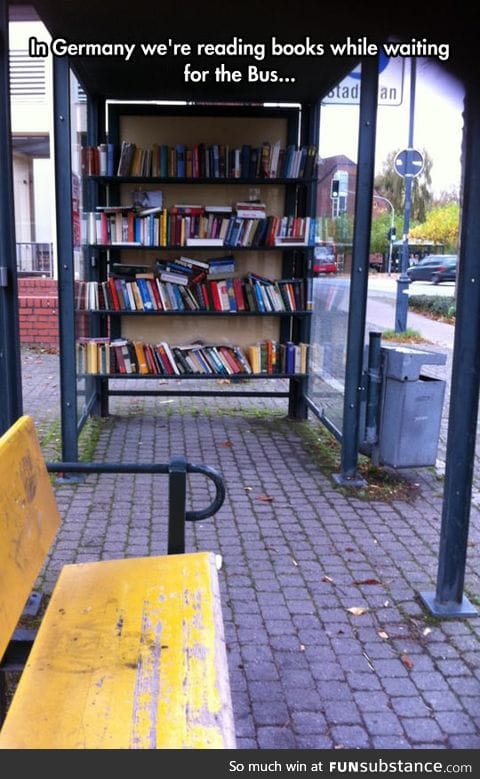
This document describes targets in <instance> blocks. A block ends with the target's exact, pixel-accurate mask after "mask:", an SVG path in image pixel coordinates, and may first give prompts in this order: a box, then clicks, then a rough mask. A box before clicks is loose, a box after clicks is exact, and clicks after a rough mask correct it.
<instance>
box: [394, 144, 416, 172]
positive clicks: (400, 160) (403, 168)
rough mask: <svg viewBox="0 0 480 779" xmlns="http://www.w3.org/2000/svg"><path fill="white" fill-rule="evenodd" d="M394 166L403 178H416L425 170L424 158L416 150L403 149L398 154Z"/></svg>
mask: <svg viewBox="0 0 480 779" xmlns="http://www.w3.org/2000/svg"><path fill="white" fill-rule="evenodd" d="M393 164H394V167H395V171H396V172H397V173H398V175H399V176H402V178H407V177H408V178H415V176H418V175H420V173H421V172H422V170H423V157H422V155H421V154H420V152H419V151H417V150H416V149H403V150H402V151H399V152H398V154H397V156H396V157H395V160H394V163H393Z"/></svg>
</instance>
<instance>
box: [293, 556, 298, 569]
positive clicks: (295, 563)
mask: <svg viewBox="0 0 480 779" xmlns="http://www.w3.org/2000/svg"><path fill="white" fill-rule="evenodd" d="M292 563H293V564H294V565H296V566H297V568H298V563H297V561H296V560H295V558H294V557H292Z"/></svg>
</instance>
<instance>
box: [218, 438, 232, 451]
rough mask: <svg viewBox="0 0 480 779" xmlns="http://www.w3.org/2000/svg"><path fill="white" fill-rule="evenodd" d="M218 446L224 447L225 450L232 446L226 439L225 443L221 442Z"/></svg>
mask: <svg viewBox="0 0 480 779" xmlns="http://www.w3.org/2000/svg"><path fill="white" fill-rule="evenodd" d="M220 446H224V447H225V448H228V449H231V447H232V446H233V444H232V442H231V441H229V440H228V438H227V440H226V441H222V443H221V444H220Z"/></svg>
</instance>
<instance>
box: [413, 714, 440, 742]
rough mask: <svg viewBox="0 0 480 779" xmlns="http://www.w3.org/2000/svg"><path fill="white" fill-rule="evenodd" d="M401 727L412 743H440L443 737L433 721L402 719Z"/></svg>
mask: <svg viewBox="0 0 480 779" xmlns="http://www.w3.org/2000/svg"><path fill="white" fill-rule="evenodd" d="M403 727H404V728H405V731H406V733H407V737H408V738H409V739H410V740H411V741H412V743H419V742H421V741H424V742H425V741H431V742H436V741H442V740H443V739H444V738H445V736H444V734H443V733H442V731H441V730H440V728H439V727H438V725H437V723H436V722H435V720H433V719H427V718H426V717H423V718H422V717H412V718H411V719H410V718H408V719H407V718H405V719H403Z"/></svg>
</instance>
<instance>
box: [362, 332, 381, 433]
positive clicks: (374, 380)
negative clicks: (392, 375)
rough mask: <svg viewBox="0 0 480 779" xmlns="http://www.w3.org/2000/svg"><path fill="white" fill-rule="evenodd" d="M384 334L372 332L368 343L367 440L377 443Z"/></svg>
mask: <svg viewBox="0 0 480 779" xmlns="http://www.w3.org/2000/svg"><path fill="white" fill-rule="evenodd" d="M381 339H382V334H381V333H376V332H375V333H374V332H371V333H370V336H369V343H368V392H367V410H366V415H365V441H366V442H367V444H376V443H377V441H378V414H379V411H380V395H381V387H382V373H381V365H382V341H381Z"/></svg>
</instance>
